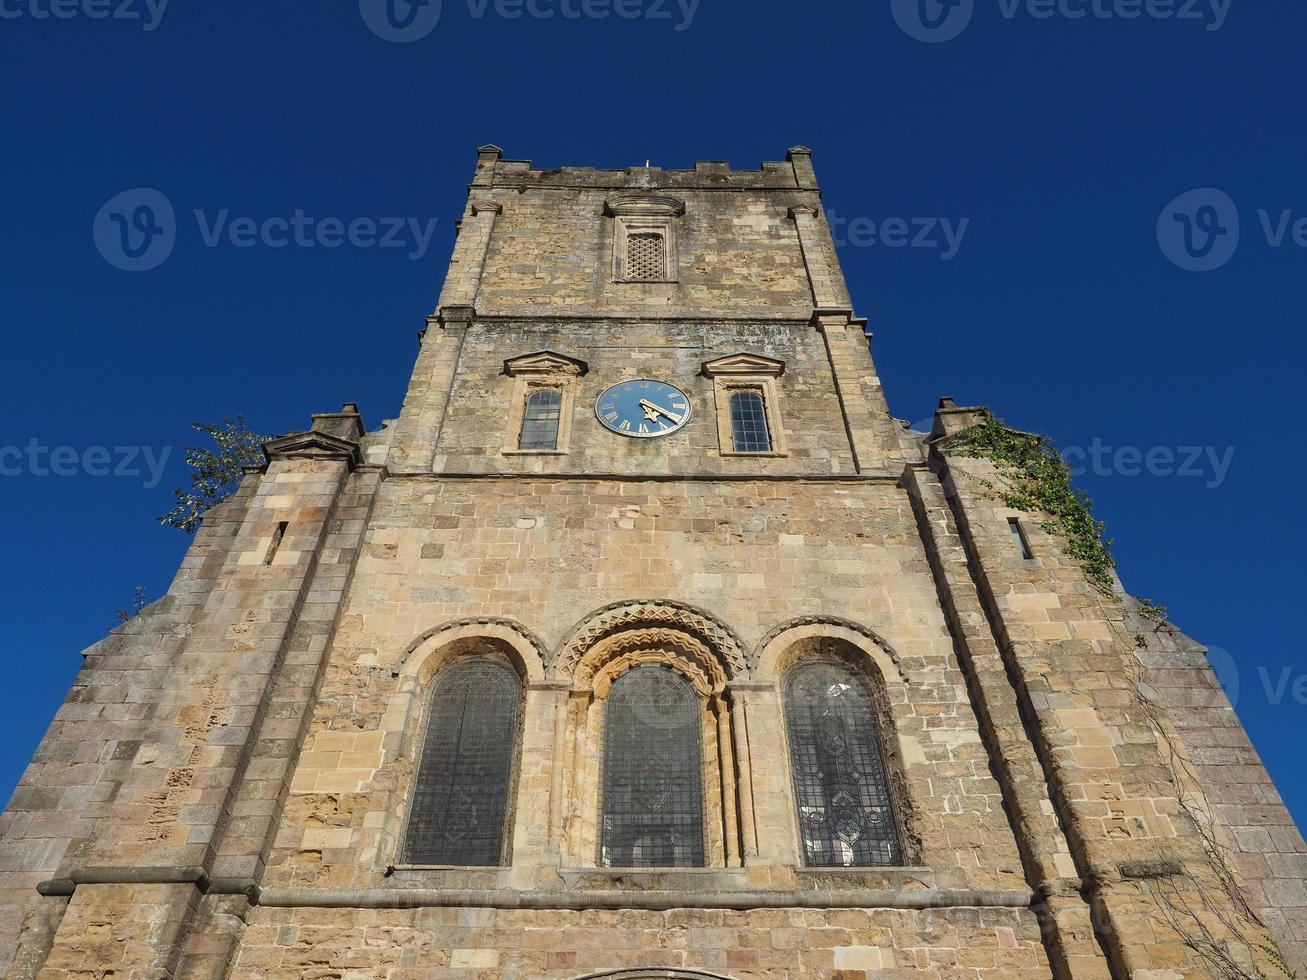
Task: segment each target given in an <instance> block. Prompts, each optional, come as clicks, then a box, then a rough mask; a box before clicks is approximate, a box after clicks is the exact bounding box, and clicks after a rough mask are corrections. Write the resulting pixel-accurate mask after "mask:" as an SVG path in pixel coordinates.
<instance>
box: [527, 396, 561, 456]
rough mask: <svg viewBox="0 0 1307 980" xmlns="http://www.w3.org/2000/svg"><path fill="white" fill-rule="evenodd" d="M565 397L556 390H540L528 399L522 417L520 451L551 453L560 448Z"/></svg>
mask: <svg viewBox="0 0 1307 980" xmlns="http://www.w3.org/2000/svg"><path fill="white" fill-rule="evenodd" d="M562 406H563V395H562V393H561V392H560V391H558V389H556V388H540V389H538V390H536V391H533V392H531V394H530V395H528V396H527V399H526V412H525V413H524V414H523V416H522V437H521V439H520V440H519V441H518V448H519V449H534V450H537V451H544V452H550V451H553V450H556V449H557V448H558V420H559V418H560V417H561V416H562Z"/></svg>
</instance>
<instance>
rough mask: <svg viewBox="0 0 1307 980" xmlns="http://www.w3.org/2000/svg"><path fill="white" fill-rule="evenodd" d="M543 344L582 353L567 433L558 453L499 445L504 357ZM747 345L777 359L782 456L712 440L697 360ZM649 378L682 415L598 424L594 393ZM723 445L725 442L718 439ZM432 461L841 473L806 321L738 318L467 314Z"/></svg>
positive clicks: (712, 409) (513, 390) (505, 388)
mask: <svg viewBox="0 0 1307 980" xmlns="http://www.w3.org/2000/svg"><path fill="white" fill-rule="evenodd" d="M540 350H554V351H558V352H559V353H562V354H567V355H569V356H572V357H576V358H579V359H581V360H583V361H585V362H586V364H587V366H588V368H589V370H588V373H587V374H586V375H585V376H584V377H582V378H580V379H579V380H578V381H577V390H576V397H575V399H574V404H573V408H572V422H573V438H572V445H571V451H570V452H569V453H568V454H567V455H566V456H514V455H505V454H503V453H502V451H501V450H502V447H503V446H504V444H505V440H506V438H508V439H509V440H510V441H511V440H512V439H515V438H516V435H517V433H516V432H515V431H510V429H511V427H512V425H511V421H510V420H511V418H512V412H511V411H510V407H511V404H512V402H513V400H514V399H515V398H517V397H520V396H519V395H518V393H517V392H518V389H517V387H516V382H515V380H514V379H513V378H512V377H509V376H508V375H506V374H505V373H504V370H503V365H504V361H505V359H506V358H509V357H514V356H517V355H520V354H530V353H534V352H536V351H540ZM741 351H748V352H750V353H754V354H762V355H764V356H767V357H772V358H775V359H776V360H779V361H782V362H784V364H785V370H784V373H783V374H782V375H781V377H780V378H779V379H778V380H777V384H778V387H779V389H780V405H779V406H777V407H778V408H779V411H780V414H781V417H782V418H783V421H784V427H785V444H786V445H785V448H786V455H785V456H784V457H781V458H776V457H766V458H750V457H740V456H730V455H727V456H723V455H722V453H721V451H720V446H719V443H718V430H717V417H716V416H717V409H716V406H715V404H714V398H713V385H714V382H713V380H712V379H711V378H707V377H704V376H703V373H702V371H701V366H702V365H703V363H704V362H705V361H708V360H711V359H713V358H716V357H722V356H725V355H729V354H735V353H739V352H741ZM632 378H657V379H660V380H664V381H668V382H671V383H674V384H676V385H677V386H678V387H679V388H681V389H682V390H683V391H684V392H685V393H686V394H687V395H689V397H690V403H691V406H692V409H693V412H694V415H693V417H692V418H691V420H690V422H689V424H688V425H687V426H686V427H685V428H684V429H682V430H681V431H680V432H679V433H677V434H676V435H674V436H671V437H668V438H665V439H626V438H622V437H621V436H617V435H614V434H612V433H610V432H608V431H606V430H603V429H600V428H599V426H598V423H597V422H596V420H595V399H596V398H598V396H599V394H600V392H602V391H603V390H604V389H605V388H607V387H608V386H609V385H611V384H615V383H617V382H619V381H623V380H629V379H632ZM727 448H728V449H729V447H727ZM435 468H436V469H437V470H438V471H440V472H445V473H460V472H506V473H511V472H516V473H570V474H612V473H631V474H642V475H648V474H669V475H688V474H694V475H698V476H705V475H709V474H717V473H722V474H729V475H733V476H741V475H753V476H767V477H769V478H771V477H776V476H787V475H794V474H799V473H816V474H826V473H853V472H854V466H853V458H852V454H851V453H850V451H849V446H848V440H847V438H846V436H845V434H844V422H843V417H842V414H841V412H840V403H839V399H838V397H837V396H836V393H835V389H834V385H833V383H832V375H831V367H830V361H829V358H828V357H827V354H826V350H825V346H824V344H823V342H822V338H821V335H820V333H818V331H816V330H815V329H814V328H813V326H812V325H811V324H810V323H808V322H806V321H805V322H802V323H764V322H759V321H751V322H743V323H725V322H721V321H717V322H704V321H699V322H688V321H684V320H656V321H651V320H645V321H629V320H627V321H618V322H614V321H611V320H602V321H585V320H581V321H569V320H564V321H546V322H542V321H538V320H521V321H518V320H510V321H478V322H477V323H476V325H475V326H473V327H472V328H470V329H469V330H468V333H467V336H466V337H465V338H464V341H463V347H462V353H461V356H460V359H459V364H458V372H457V374H456V375H455V378H454V385H453V397H452V398H451V400H450V405H449V410H448V413H447V414H446V415H445V419H444V425H443V428H442V437H441V441H440V451H439V453H438V455H437V456H436V459H435Z"/></svg>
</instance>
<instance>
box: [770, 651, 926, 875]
mask: <svg viewBox="0 0 1307 980" xmlns="http://www.w3.org/2000/svg"><path fill="white" fill-rule="evenodd" d="M785 720H786V726H787V728H788V731H789V738H790V764H791V767H792V769H793V774H794V798H795V802H796V804H797V806H798V817H799V834H800V836H801V837H802V838H803V859H804V864H806V865H808V866H810V867H869V866H873V865H897V864H901V863H902V859H903V853H902V849H901V847H900V845H899V836H898V831H897V829H896V827H895V823H894V811H893V806H892V804H891V801H890V793H889V784H888V781H887V780H886V778H885V764H884V762H883V761H882V758H881V752H880V739H879V737H878V735H877V732H876V724H875V718H874V716H873V713H872V704H871V695H870V693H869V691H868V690H867V684H866V682H865V681H864V679H863V677H862V675H860V674H859V673H858V672H857V671H856V670H854V669H853V668H852V667H849V666H848V665H846V664H842V663H829V662H825V661H819V662H810V663H804V664H800V665H799V666H798V667H795V668H794V669H793V670H792V671H790V673H789V676H788V677H787V678H786V682H785Z"/></svg>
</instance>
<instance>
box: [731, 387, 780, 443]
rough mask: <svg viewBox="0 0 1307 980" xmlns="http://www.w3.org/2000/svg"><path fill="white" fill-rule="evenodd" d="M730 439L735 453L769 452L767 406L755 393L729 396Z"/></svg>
mask: <svg viewBox="0 0 1307 980" xmlns="http://www.w3.org/2000/svg"><path fill="white" fill-rule="evenodd" d="M731 439H732V442H733V444H734V446H735V451H736V452H737V453H769V452H771V433H770V432H768V431H767V406H766V404H765V403H764V402H763V400H762V395H760V394H758V392H756V391H737V392H735V393H734V394H732V395H731Z"/></svg>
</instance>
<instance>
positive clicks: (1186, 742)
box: [1127, 600, 1307, 973]
mask: <svg viewBox="0 0 1307 980" xmlns="http://www.w3.org/2000/svg"><path fill="white" fill-rule="evenodd" d="M1127 612H1128V614H1129V615H1128V618H1127V623H1128V624H1129V626H1130V628H1131V629H1132V630H1134V631H1136V632H1139V633H1141V634H1144V635H1146V636H1147V638H1148V647H1147V648H1146V649H1141V650H1140V651H1139V652H1138V657H1139V660H1140V662H1141V663H1142V664H1143V666H1144V668H1145V673H1144V676H1145V678H1146V681H1147V685H1148V687H1147V690H1148V693H1149V695H1150V697H1152V698H1153V700H1154V701H1155V702H1156V704H1157V705H1158V706H1159V707H1161V708H1163V709H1164V710H1165V711H1166V714H1167V716H1168V718H1169V719H1170V720H1171V722H1172V723H1173V724H1174V726H1175V730H1176V734H1177V736H1178V738H1179V740H1180V744H1181V745H1182V746H1183V748H1184V751H1185V754H1186V756H1187V759H1188V765H1189V766H1190V767H1192V772H1193V773H1194V775H1196V776H1197V778H1198V780H1199V783H1200V786H1199V787H1198V788H1197V791H1196V792H1195V793H1194V798H1193V802H1194V804H1195V807H1196V808H1198V809H1199V812H1201V813H1202V815H1203V817H1204V818H1205V819H1207V820H1210V826H1211V830H1212V832H1213V833H1214V834H1215V835H1216V837H1217V839H1218V840H1219V841H1220V843H1221V845H1222V846H1223V847H1224V848H1227V849H1228V855H1229V860H1230V861H1231V863H1232V864H1233V866H1234V867H1235V868H1236V869H1237V871H1238V873H1239V875H1240V877H1241V879H1242V884H1243V886H1244V888H1245V889H1246V891H1247V894H1248V901H1249V903H1250V905H1251V906H1252V908H1253V909H1254V910H1255V912H1256V913H1257V915H1259V916H1260V917H1261V919H1262V921H1263V922H1265V923H1266V925H1267V927H1268V928H1269V929H1270V931H1271V934H1272V935H1273V936H1274V937H1275V939H1276V942H1277V944H1278V945H1279V948H1280V951H1281V952H1282V953H1283V954H1284V957H1285V960H1286V961H1287V962H1288V964H1289V966H1290V967H1291V968H1292V969H1294V970H1296V971H1298V972H1299V973H1303V972H1307V843H1304V842H1303V836H1302V833H1301V832H1300V831H1299V830H1298V827H1297V825H1296V824H1294V822H1293V817H1292V816H1290V815H1289V811H1288V810H1287V809H1286V808H1285V806H1284V801H1283V800H1282V799H1281V798H1280V794H1279V793H1278V792H1277V791H1276V789H1275V785H1274V784H1273V783H1272V782H1271V777H1270V775H1269V774H1268V773H1267V772H1266V768H1265V766H1263V765H1262V761H1261V758H1260V756H1258V754H1257V750H1256V748H1254V747H1253V744H1252V742H1251V741H1250V740H1249V738H1248V733H1247V732H1245V731H1244V728H1243V725H1241V724H1240V723H1239V718H1238V716H1237V715H1236V714H1235V713H1234V708H1233V707H1232V706H1231V704H1230V699H1229V698H1228V697H1227V696H1226V693H1225V691H1224V690H1222V688H1221V684H1220V682H1219V681H1218V680H1217V678H1216V675H1215V674H1214V673H1213V671H1212V666H1211V664H1210V663H1209V662H1208V658H1207V654H1206V651H1205V649H1204V648H1203V647H1202V646H1201V645H1199V644H1198V643H1195V642H1194V641H1193V640H1190V639H1189V638H1188V637H1186V636H1183V635H1181V634H1179V633H1174V632H1171V631H1167V630H1157V628H1156V624H1155V623H1150V622H1149V621H1148V620H1146V619H1144V618H1143V617H1142V616H1140V615H1139V614H1138V604H1137V603H1135V602H1134V601H1133V600H1127ZM1225 656H1229V655H1228V654H1225Z"/></svg>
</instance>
